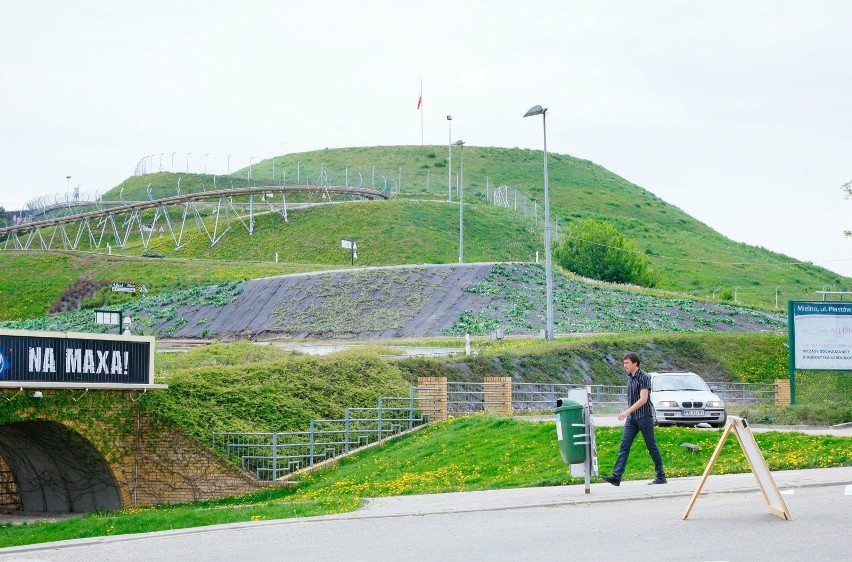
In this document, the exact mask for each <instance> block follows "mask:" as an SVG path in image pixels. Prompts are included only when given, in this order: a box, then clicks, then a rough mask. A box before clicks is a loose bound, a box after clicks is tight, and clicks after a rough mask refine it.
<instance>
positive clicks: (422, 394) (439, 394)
mask: <svg viewBox="0 0 852 562" xmlns="http://www.w3.org/2000/svg"><path fill="white" fill-rule="evenodd" d="M417 407H418V408H420V409H421V410H422V411H423V412H425V413H427V414H429V421H430V422H441V421H446V419H447V377H418V378H417Z"/></svg>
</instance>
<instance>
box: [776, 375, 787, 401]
mask: <svg viewBox="0 0 852 562" xmlns="http://www.w3.org/2000/svg"><path fill="white" fill-rule="evenodd" d="M775 405H776V406H789V405H790V379H775Z"/></svg>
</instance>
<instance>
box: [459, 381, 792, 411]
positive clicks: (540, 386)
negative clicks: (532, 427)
mask: <svg viewBox="0 0 852 562" xmlns="http://www.w3.org/2000/svg"><path fill="white" fill-rule="evenodd" d="M488 384H490V383H477V382H450V383H447V411H448V412H449V413H450V414H467V413H473V412H482V411H484V410H486V409H488V408H487V407H488V406H498V404H497V403H494V404H490V403H488V402H487V401H486V389H487V385H488ZM709 384H710V386H712V387H713V388H714V389H716V393H717V394H718V395H719V397H720V398H722V400H724V401H725V403H726V404H758V403H767V402H770V403H771V402H773V401H774V400H775V386H774V385H773V384H768V383H733V382H718V383H709ZM586 386H587V385H580V384H551V383H524V382H513V383H512V410H514V411H542V410H549V409H551V408H553V407H554V405H555V404H556V399H557V398H562V397H564V396H567V395H568V391H569V390H572V389H575V388H585V387H586ZM590 388H591V389H592V401H593V403H594V404H595V406H610V407H613V408H624V407H626V406H627V387H626V386H619V385H590Z"/></svg>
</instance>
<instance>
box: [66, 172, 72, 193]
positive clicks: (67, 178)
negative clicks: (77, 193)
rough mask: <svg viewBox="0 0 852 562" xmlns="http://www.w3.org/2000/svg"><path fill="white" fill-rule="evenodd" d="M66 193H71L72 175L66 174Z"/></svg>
mask: <svg viewBox="0 0 852 562" xmlns="http://www.w3.org/2000/svg"><path fill="white" fill-rule="evenodd" d="M65 193H71V176H65Z"/></svg>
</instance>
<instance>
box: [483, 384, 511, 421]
mask: <svg viewBox="0 0 852 562" xmlns="http://www.w3.org/2000/svg"><path fill="white" fill-rule="evenodd" d="M483 380H484V387H485V388H484V391H485V392H484V393H483V406H484V407H485V411H486V412H491V413H494V414H500V415H503V416H511V415H512V377H485V379H483Z"/></svg>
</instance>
